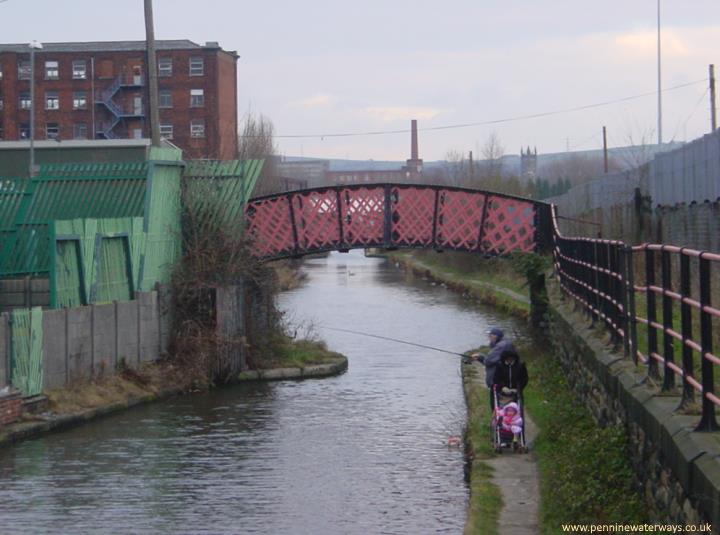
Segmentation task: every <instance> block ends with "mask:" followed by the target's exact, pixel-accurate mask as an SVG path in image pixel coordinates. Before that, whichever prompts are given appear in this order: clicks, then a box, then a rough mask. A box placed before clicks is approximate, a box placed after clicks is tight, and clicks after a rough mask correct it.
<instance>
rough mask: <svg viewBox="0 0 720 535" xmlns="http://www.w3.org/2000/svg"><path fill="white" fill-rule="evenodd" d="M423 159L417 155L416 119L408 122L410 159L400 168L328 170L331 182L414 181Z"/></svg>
mask: <svg viewBox="0 0 720 535" xmlns="http://www.w3.org/2000/svg"><path fill="white" fill-rule="evenodd" d="M422 170H423V161H422V159H420V157H419V151H418V136H417V121H416V120H415V119H413V120H412V122H411V123H410V159H408V160H407V161H406V162H405V165H404V166H402V167H401V168H400V169H387V170H378V169H360V170H355V171H328V172H327V173H326V176H327V179H328V182H330V183H331V184H361V183H368V182H416V181H418V179H419V178H420V177H421V176H422Z"/></svg>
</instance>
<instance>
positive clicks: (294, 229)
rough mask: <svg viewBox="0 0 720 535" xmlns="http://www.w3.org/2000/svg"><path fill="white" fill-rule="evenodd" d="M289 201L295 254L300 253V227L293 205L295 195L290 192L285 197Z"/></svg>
mask: <svg viewBox="0 0 720 535" xmlns="http://www.w3.org/2000/svg"><path fill="white" fill-rule="evenodd" d="M285 198H286V199H287V203H288V217H289V218H290V225H291V226H292V234H293V254H294V255H295V256H297V255H298V253H299V251H298V249H299V240H298V229H297V222H296V221H295V208H294V207H293V195H292V193H288V194H287V195H286V197H285Z"/></svg>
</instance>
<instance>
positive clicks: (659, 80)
mask: <svg viewBox="0 0 720 535" xmlns="http://www.w3.org/2000/svg"><path fill="white" fill-rule="evenodd" d="M657 74H658V146H659V147H662V74H661V62H660V0H657Z"/></svg>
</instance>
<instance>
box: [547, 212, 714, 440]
mask: <svg viewBox="0 0 720 535" xmlns="http://www.w3.org/2000/svg"><path fill="white" fill-rule="evenodd" d="M552 212H553V262H554V268H555V273H556V275H557V278H558V281H559V283H560V286H561V288H562V290H563V291H564V292H565V293H566V294H568V295H570V296H571V297H573V299H575V301H576V302H577V303H579V304H580V305H581V306H582V308H583V310H584V312H585V313H586V314H587V315H588V317H589V318H590V319H591V320H592V322H593V323H595V322H598V321H602V322H603V323H604V324H605V326H606V327H607V329H608V331H609V332H610V336H611V341H612V343H613V345H614V346H615V348H616V349H618V350H619V349H620V347H621V346H622V348H623V350H624V352H625V355H626V356H628V357H630V358H632V359H633V361H634V363H635V364H636V365H638V364H641V365H645V366H646V369H647V374H648V376H649V377H651V378H653V379H654V380H658V381H661V383H662V389H663V390H664V391H672V390H674V389H675V388H676V383H677V382H678V381H679V382H680V383H681V389H682V390H681V406H682V407H684V408H688V407H689V406H691V405H692V404H693V403H695V401H696V399H695V398H696V395H699V396H700V403H701V406H702V416H701V419H700V422H699V424H698V426H697V428H696V430H698V431H717V430H719V429H720V427H718V425H717V422H716V420H715V410H716V407H717V406H719V405H720V397H718V395H717V394H716V392H715V373H716V371H717V370H718V369H720V368H718V366H720V358H718V356H716V355H715V354H713V334H714V332H713V319H718V318H720V309H718V308H714V307H713V306H712V294H713V286H712V284H713V282H712V281H713V276H712V273H713V269H717V270H720V255H718V254H714V253H709V252H706V251H696V250H694V249H688V248H684V247H676V246H673V245H660V244H643V245H638V246H634V247H631V246H629V245H627V244H626V243H624V242H621V241H615V240H603V239H593V238H580V237H565V236H562V235H561V234H560V232H559V230H558V226H557V215H556V212H555V207H553V210H552ZM636 279H637V280H638V282H637V283H636ZM718 289H720V288H716V289H715V290H716V291H717V290H718ZM659 316H660V317H659ZM678 326H679V329H678ZM698 337H699V338H698ZM678 386H680V385H678Z"/></svg>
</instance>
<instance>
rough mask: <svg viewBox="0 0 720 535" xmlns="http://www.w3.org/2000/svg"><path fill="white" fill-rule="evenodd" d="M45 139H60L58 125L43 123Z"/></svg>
mask: <svg viewBox="0 0 720 535" xmlns="http://www.w3.org/2000/svg"><path fill="white" fill-rule="evenodd" d="M45 137H46V138H47V139H60V125H59V124H58V123H45Z"/></svg>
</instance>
